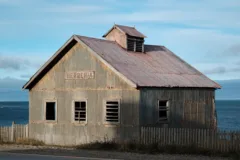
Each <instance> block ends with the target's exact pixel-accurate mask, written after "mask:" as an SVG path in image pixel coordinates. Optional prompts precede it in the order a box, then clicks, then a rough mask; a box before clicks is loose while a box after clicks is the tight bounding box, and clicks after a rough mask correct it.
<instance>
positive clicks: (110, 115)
mask: <svg viewBox="0 0 240 160" xmlns="http://www.w3.org/2000/svg"><path fill="white" fill-rule="evenodd" d="M105 121H106V122H110V123H118V122H119V101H106V117H105Z"/></svg>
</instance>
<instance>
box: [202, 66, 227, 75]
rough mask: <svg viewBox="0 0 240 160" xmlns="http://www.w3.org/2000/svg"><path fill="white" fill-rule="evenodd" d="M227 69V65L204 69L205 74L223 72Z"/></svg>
mask: <svg viewBox="0 0 240 160" xmlns="http://www.w3.org/2000/svg"><path fill="white" fill-rule="evenodd" d="M226 71H227V69H226V68H225V67H216V68H211V69H208V70H205V71H203V72H204V73H205V74H223V73H225V72H226Z"/></svg>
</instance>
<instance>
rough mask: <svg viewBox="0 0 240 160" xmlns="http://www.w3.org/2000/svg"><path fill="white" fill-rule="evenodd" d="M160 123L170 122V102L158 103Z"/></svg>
mask: <svg viewBox="0 0 240 160" xmlns="http://www.w3.org/2000/svg"><path fill="white" fill-rule="evenodd" d="M158 119H159V122H165V121H168V101H158Z"/></svg>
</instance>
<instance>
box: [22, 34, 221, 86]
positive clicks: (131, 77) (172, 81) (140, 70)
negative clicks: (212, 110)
mask: <svg viewBox="0 0 240 160" xmlns="http://www.w3.org/2000/svg"><path fill="white" fill-rule="evenodd" d="M76 43H82V44H84V45H86V46H88V47H89V48H90V49H91V50H92V51H93V53H94V54H95V55H96V56H97V57H98V58H99V59H100V60H101V61H102V62H104V63H105V64H107V66H109V67H110V68H111V69H112V70H113V71H114V72H116V73H117V74H118V75H120V76H121V77H122V78H123V79H124V80H126V82H128V83H129V84H131V86H133V87H195V88H216V89H217V88H221V86H220V85H219V84H217V83H215V82H214V81H212V80H210V79H209V78H207V77H206V76H205V75H203V74H202V73H200V72H199V71H197V70H196V69H195V68H193V67H192V66H190V65H189V64H187V63H186V62H185V61H183V60H182V59H180V58H179V57H178V56H176V55H175V54H174V53H172V52H171V51H170V50H168V49H167V48H166V47H164V46H156V45H145V48H144V50H145V53H139V52H130V51H127V50H125V49H123V48H122V47H120V46H119V45H118V44H117V43H116V42H114V41H108V40H103V39H96V38H90V37H84V36H76V35H74V36H72V37H71V38H70V39H69V40H68V41H67V42H66V43H65V44H64V45H63V46H62V47H61V48H60V49H59V50H58V51H57V52H56V53H55V54H54V55H53V56H52V57H51V58H50V59H49V60H48V61H47V62H46V63H45V64H44V65H43V66H42V67H41V68H40V69H39V70H38V71H37V72H36V73H35V74H34V75H33V76H32V78H31V79H30V80H29V81H28V82H27V83H26V84H25V85H24V86H23V89H31V88H32V87H33V86H34V85H35V84H36V83H37V82H38V81H39V80H40V79H41V78H42V77H43V76H44V75H45V74H46V73H47V72H48V71H49V70H50V69H51V68H52V67H53V66H54V65H55V64H56V63H57V62H58V61H59V60H60V59H61V58H62V57H63V56H64V55H65V54H66V53H67V52H68V50H70V49H71V47H72V46H73V45H75V44H76Z"/></svg>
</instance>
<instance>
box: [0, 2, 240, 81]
mask: <svg viewBox="0 0 240 160" xmlns="http://www.w3.org/2000/svg"><path fill="white" fill-rule="evenodd" d="M239 17H240V1H239V0H227V1H226V0H211V1H210V0H181V1H179V0H165V1H163V0H136V1H134V0H132V1H129V0H125V1H124V0H121V1H120V0H119V1H118V0H101V1H99V0H88V1H86V0H68V1H61V0H51V1H50V0H34V1H33V0H0V79H7V78H8V79H22V80H28V79H29V77H30V76H31V75H32V74H34V73H35V72H36V71H37V69H39V67H40V66H41V65H42V64H43V63H44V62H45V61H46V60H47V59H48V58H49V57H50V56H51V55H53V54H54V52H55V51H56V50H58V49H59V48H60V47H61V45H63V43H64V42H65V41H66V40H67V39H68V38H69V37H70V36H71V35H73V34H80V35H85V36H90V37H98V38H101V36H102V35H103V34H104V33H105V32H106V31H108V29H109V28H110V27H112V25H113V24H114V23H117V24H122V25H130V26H135V27H136V28H137V29H138V30H140V31H141V32H142V33H144V34H145V35H146V36H147V37H148V38H146V43H147V44H159V45H164V46H166V47H168V48H169V49H170V50H172V51H173V52H174V53H175V54H177V55H178V56H180V57H181V58H183V59H184V60H185V61H187V62H188V63H190V64H191V65H193V66H194V67H196V68H197V69H198V70H200V71H201V72H203V73H205V74H206V75H207V76H208V77H210V78H211V79H214V80H225V79H240V20H239Z"/></svg>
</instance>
